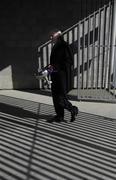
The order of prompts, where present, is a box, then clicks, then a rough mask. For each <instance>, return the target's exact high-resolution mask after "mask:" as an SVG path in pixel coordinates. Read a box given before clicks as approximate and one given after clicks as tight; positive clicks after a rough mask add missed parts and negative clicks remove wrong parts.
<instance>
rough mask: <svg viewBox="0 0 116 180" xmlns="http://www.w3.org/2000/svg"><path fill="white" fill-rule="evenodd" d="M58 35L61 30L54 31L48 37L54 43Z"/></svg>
mask: <svg viewBox="0 0 116 180" xmlns="http://www.w3.org/2000/svg"><path fill="white" fill-rule="evenodd" d="M60 35H61V32H60V31H58V32H54V33H53V34H52V35H51V36H50V39H51V40H52V42H54V43H55V42H56V41H57V39H58V37H59V36H60Z"/></svg>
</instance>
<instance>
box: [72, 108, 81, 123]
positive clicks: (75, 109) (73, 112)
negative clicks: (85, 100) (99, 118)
mask: <svg viewBox="0 0 116 180" xmlns="http://www.w3.org/2000/svg"><path fill="white" fill-rule="evenodd" d="M78 113H79V110H78V108H77V107H76V106H73V111H72V112H71V120H70V122H73V121H75V116H77V114H78Z"/></svg>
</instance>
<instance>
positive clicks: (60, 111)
mask: <svg viewBox="0 0 116 180" xmlns="http://www.w3.org/2000/svg"><path fill="white" fill-rule="evenodd" d="M52 98H53V104H54V108H55V112H56V114H57V116H59V117H64V109H67V110H68V111H70V112H71V113H72V112H73V106H72V104H71V103H70V102H69V101H68V98H67V96H66V95H63V94H57V93H53V92H52Z"/></svg>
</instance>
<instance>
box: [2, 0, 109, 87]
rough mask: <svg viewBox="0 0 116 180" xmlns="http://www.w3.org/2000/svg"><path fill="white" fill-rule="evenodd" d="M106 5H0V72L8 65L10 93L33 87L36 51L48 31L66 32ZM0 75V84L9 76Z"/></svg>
mask: <svg viewBox="0 0 116 180" xmlns="http://www.w3.org/2000/svg"><path fill="white" fill-rule="evenodd" d="M108 1H109V0H62V1H60V0H59V1H56V0H29V1H26V0H12V1H11V0H7V1H6V0H4V1H0V71H1V72H2V70H3V69H4V68H6V67H8V66H9V65H11V67H12V81H13V89H22V88H29V89H33V88H36V87H37V81H36V80H35V78H34V76H33V74H34V72H35V71H36V70H37V68H38V63H37V58H36V56H35V53H36V47H37V45H41V44H42V43H44V42H46V41H48V40H49V39H48V38H49V37H48V33H49V31H50V30H51V29H53V28H56V27H57V28H60V29H61V30H66V29H67V28H69V27H70V26H72V25H73V24H75V23H77V22H78V21H79V20H81V19H83V18H84V17H86V16H88V15H89V14H91V13H92V12H94V11H95V10H97V9H98V8H99V7H102V6H103V5H104V4H105V3H107V2H108ZM1 75H2V81H4V79H5V77H7V76H9V74H7V72H6V76H4V75H3V74H2V73H1ZM1 83H2V82H1ZM3 84H4V83H3ZM7 88H8V89H9V87H7ZM3 89H4V86H3Z"/></svg>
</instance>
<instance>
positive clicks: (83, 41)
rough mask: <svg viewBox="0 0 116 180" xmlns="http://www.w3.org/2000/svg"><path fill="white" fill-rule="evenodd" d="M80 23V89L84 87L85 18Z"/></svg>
mask: <svg viewBox="0 0 116 180" xmlns="http://www.w3.org/2000/svg"><path fill="white" fill-rule="evenodd" d="M82 23H83V24H82V89H84V52H85V31H84V30H85V20H84V21H83V22H82Z"/></svg>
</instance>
